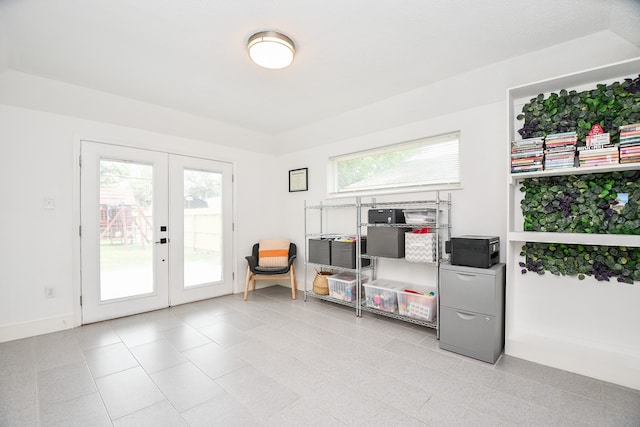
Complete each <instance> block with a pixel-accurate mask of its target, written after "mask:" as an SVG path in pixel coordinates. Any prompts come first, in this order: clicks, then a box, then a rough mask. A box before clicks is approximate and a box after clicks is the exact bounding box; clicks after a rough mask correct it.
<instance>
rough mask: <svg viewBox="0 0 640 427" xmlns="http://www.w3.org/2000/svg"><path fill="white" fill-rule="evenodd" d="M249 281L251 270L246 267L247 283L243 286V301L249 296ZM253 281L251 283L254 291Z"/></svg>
mask: <svg viewBox="0 0 640 427" xmlns="http://www.w3.org/2000/svg"><path fill="white" fill-rule="evenodd" d="M250 280H251V269H250V268H249V267H247V281H246V282H245V284H244V300H245V301H246V300H247V297H248V296H249V281H250ZM255 283H256V282H255V281H254V282H253V286H254V289H255Z"/></svg>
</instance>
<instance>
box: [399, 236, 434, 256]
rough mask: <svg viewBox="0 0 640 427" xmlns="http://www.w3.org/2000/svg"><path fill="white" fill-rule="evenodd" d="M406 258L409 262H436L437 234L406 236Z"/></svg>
mask: <svg viewBox="0 0 640 427" xmlns="http://www.w3.org/2000/svg"><path fill="white" fill-rule="evenodd" d="M404 257H405V260H407V261H409V262H435V261H436V235H435V233H426V234H419V233H406V234H405V236H404Z"/></svg>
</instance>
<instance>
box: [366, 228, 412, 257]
mask: <svg viewBox="0 0 640 427" xmlns="http://www.w3.org/2000/svg"><path fill="white" fill-rule="evenodd" d="M410 230H411V229H410V228H405V227H382V226H381V227H367V240H368V241H369V243H368V249H367V255H371V256H381V257H386V258H404V234H405V233H406V232H407V231H410Z"/></svg>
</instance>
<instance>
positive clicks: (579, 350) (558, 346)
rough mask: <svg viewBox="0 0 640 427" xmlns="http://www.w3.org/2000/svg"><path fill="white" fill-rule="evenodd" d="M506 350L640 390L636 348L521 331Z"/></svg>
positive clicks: (511, 354) (638, 354)
mask: <svg viewBox="0 0 640 427" xmlns="http://www.w3.org/2000/svg"><path fill="white" fill-rule="evenodd" d="M505 354H508V355H510V356H514V357H518V358H520V359H525V360H529V361H531V362H535V363H539V364H542V365H547V366H551V367H554V368H558V369H562V370H564V371H569V372H573V373H576V374H580V375H585V376H588V377H591V378H595V379H599V380H602V381H607V382H610V383H614V384H618V385H621V386H624V387H629V388H632V389H635V390H640V353H639V352H638V350H637V349H635V348H623V347H618V348H614V347H613V346H611V347H609V348H603V347H596V346H593V345H590V343H586V342H575V341H574V342H569V341H568V340H560V339H558V337H546V336H541V335H536V334H532V333H527V332H517V333H512V334H510V337H508V338H507V340H506V343H505Z"/></svg>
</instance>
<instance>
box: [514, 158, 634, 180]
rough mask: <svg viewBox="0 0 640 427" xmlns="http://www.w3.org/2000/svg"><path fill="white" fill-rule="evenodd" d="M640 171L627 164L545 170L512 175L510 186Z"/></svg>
mask: <svg viewBox="0 0 640 427" xmlns="http://www.w3.org/2000/svg"><path fill="white" fill-rule="evenodd" d="M638 169H640V163H626V164H617V165H607V166H591V167H579V168H566V169H554V170H545V171H540V172H523V173H512V174H510V175H509V179H510V181H511V182H510V184H515V183H516V182H517V181H519V180H521V179H526V178H539V177H544V176H560V175H584V174H588V173H607V172H620V171H627V170H638Z"/></svg>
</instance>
